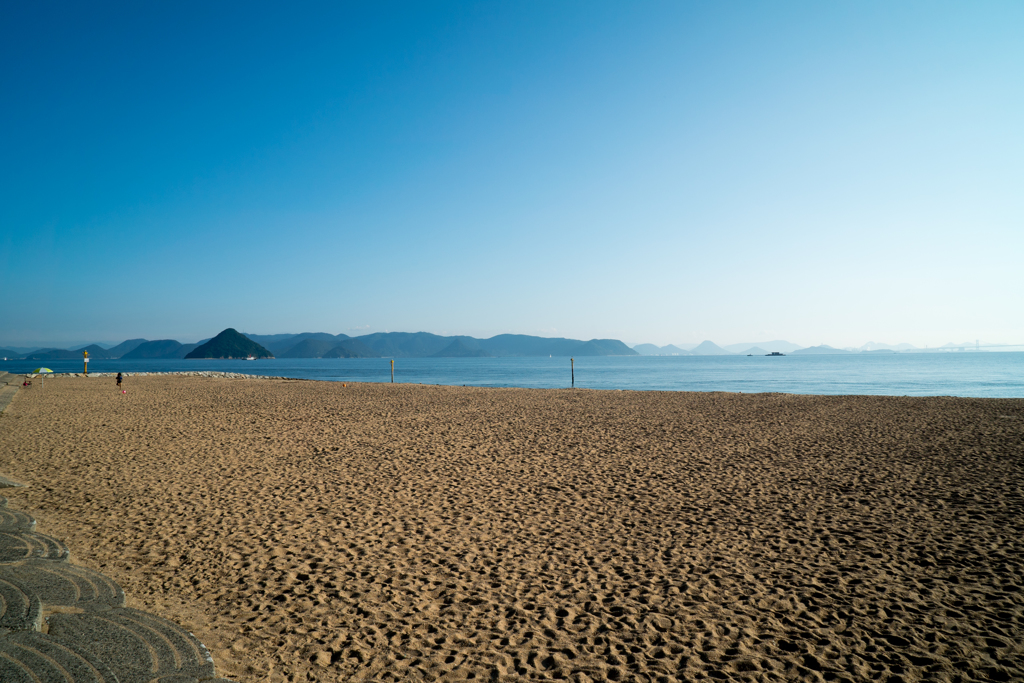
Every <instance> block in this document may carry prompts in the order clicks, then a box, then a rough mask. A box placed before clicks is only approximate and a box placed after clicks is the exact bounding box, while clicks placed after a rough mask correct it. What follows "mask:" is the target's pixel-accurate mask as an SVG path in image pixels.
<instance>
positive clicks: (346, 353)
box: [324, 339, 380, 358]
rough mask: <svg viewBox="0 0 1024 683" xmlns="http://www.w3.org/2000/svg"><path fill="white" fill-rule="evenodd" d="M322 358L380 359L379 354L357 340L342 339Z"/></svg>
mask: <svg viewBox="0 0 1024 683" xmlns="http://www.w3.org/2000/svg"><path fill="white" fill-rule="evenodd" d="M324 358H380V354H379V353H377V352H376V351H374V350H373V349H371V348H370V347H369V346H367V345H366V344H364V343H362V342H361V341H359V340H358V339H343V340H342V341H341V342H339V343H338V344H336V345H335V346H334V348H333V349H331V350H330V351H328V352H327V353H325V354H324Z"/></svg>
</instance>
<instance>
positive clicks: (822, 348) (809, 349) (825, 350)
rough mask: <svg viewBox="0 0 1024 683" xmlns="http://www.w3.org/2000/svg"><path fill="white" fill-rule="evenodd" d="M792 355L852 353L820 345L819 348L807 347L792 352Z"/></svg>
mask: <svg viewBox="0 0 1024 683" xmlns="http://www.w3.org/2000/svg"><path fill="white" fill-rule="evenodd" d="M793 353H794V354H797V353H798V354H807V355H814V354H818V355H820V354H837V353H853V351H847V350H846V349H834V348H832V347H831V346H829V345H828V344H821V345H820V346H809V347H807V348H806V349H797V350H796V351H794V352H793Z"/></svg>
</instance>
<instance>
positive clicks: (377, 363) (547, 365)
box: [0, 352, 1024, 398]
mask: <svg viewBox="0 0 1024 683" xmlns="http://www.w3.org/2000/svg"><path fill="white" fill-rule="evenodd" d="M40 366H45V367H48V368H50V369H51V370H53V371H54V372H81V371H82V362H81V361H78V360H75V361H46V362H40V361H0V370H6V371H8V372H15V373H23V372H28V371H31V370H33V369H35V368H37V367H40ZM89 369H90V370H91V371H93V372H118V371H120V372H173V371H182V370H221V371H227V372H244V373H248V374H253V375H281V376H285V377H297V378H302V379H318V380H327V381H333V382H387V381H389V380H390V364H389V359H386V358H338V359H330V360H326V359H302V360H284V359H280V360H258V361H243V360H149V361H146V360H134V361H128V360H125V361H104V360H95V361H92V362H90V363H89ZM395 381H396V382H405V383H420V384H454V385H463V384H464V385H469V386H484V387H533V388H560V387H568V386H569V359H568V358H398V359H396V360H395ZM576 386H577V387H580V388H584V389H638V390H668V391H737V392H746V393H755V392H767V391H779V392H787V393H794V394H879V395H889V396H977V397H990V398H997V397H998V398H1011V397H1012V398H1024V352H1009V353H984V352H983V353H977V352H974V353H969V352H961V353H934V354H923V353H922V354H909V353H908V354H858V355H849V356H846V355H839V356H784V357H781V358H780V357H774V358H773V357H765V356H752V357H747V356H674V357H651V356H646V357H645V356H628V357H584V358H577V359H576Z"/></svg>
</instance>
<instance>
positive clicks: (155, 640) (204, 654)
mask: <svg viewBox="0 0 1024 683" xmlns="http://www.w3.org/2000/svg"><path fill="white" fill-rule="evenodd" d="M46 622H47V624H49V634H50V636H52V637H56V638H59V639H60V640H61V642H64V643H69V644H71V645H73V646H74V647H76V648H79V649H88V650H89V651H91V652H92V653H93V654H95V655H96V656H97V657H99V658H100V659H102V660H103V661H104V662H105V663H106V664H108V665H109V666H110V668H111V669H113V670H114V671H116V672H117V678H118V681H119V683H150V681H153V680H157V681H161V682H164V681H167V683H170V682H171V681H172V680H173V681H177V680H187V679H188V677H192V678H194V679H197V680H205V679H210V678H213V677H214V675H215V674H214V670H213V658H212V657H210V653H209V651H208V650H207V649H206V648H205V647H204V646H203V644H202V643H200V642H199V640H198V639H196V637H195V636H193V635H192V634H191V633H189V632H188V631H186V630H184V629H183V628H181V627H180V626H178V625H177V624H175V623H173V622H170V621H167V620H166V619H162V618H160V617H157V616H155V615H152V614H148V613H146V612H141V611H139V610H136V609H129V608H120V609H111V610H106V611H102V612H88V613H85V614H54V615H51V616H49V617H47V619H46Z"/></svg>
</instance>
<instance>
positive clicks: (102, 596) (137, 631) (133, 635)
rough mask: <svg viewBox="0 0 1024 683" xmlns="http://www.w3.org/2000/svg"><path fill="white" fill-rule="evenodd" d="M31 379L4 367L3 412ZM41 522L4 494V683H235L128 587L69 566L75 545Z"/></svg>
mask: <svg viewBox="0 0 1024 683" xmlns="http://www.w3.org/2000/svg"><path fill="white" fill-rule="evenodd" d="M22 380H23V378H22V376H21V375H10V374H8V373H0V413H2V412H3V411H4V410H5V409H6V408H7V406H8V405H9V404H10V402H11V398H13V396H14V393H16V392H17V390H18V389H19V388H20V386H21V382H22ZM0 428H2V422H0ZM12 486H19V484H17V483H16V482H13V481H11V480H9V479H6V478H4V477H2V476H0V488H8V487H12ZM35 527H36V521H35V520H34V519H33V518H32V517H31V516H29V515H27V514H25V513H23V512H19V511H17V510H11V509H8V507H7V499H6V498H2V497H0V682H2V683H201V682H203V681H207V682H209V683H230V682H229V681H227V679H223V678H217V675H216V672H215V671H214V665H213V658H212V657H211V656H210V653H209V651H208V650H207V649H206V647H204V646H203V644H202V643H200V642H199V641H198V640H197V639H196V637H195V636H193V635H192V634H191V633H189V632H188V631H185V630H184V629H182V628H181V627H180V626H178V625H177V624H175V623H174V622H171V621H168V620H166V619H163V618H161V617H158V616H156V615H153V614H149V613H147V612H142V611H140V610H136V609H131V608H128V607H125V595H124V591H123V590H121V587H120V586H118V585H117V584H116V583H114V581H112V580H111V579H109V578H108V577H106V576H104V575H103V574H100V573H99V572H96V571H93V570H91V569H87V568H85V567H79V566H76V565H73V564H70V563H69V562H68V561H67V558H68V548H67V546H65V545H64V544H63V543H62V542H61V541H60V540H58V539H56V538H51V537H50V536H46V535H45V534H40V533H38V532H36V531H35Z"/></svg>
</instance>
